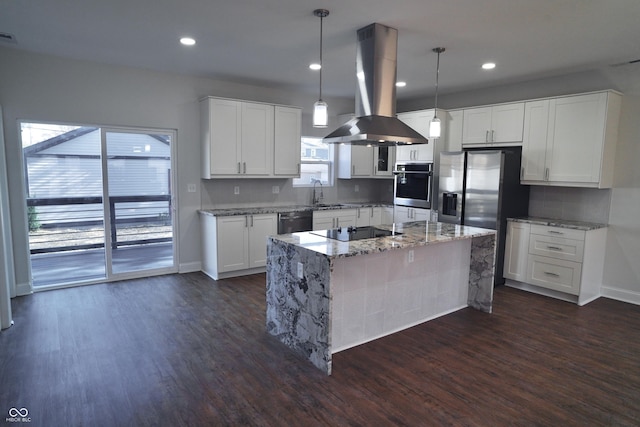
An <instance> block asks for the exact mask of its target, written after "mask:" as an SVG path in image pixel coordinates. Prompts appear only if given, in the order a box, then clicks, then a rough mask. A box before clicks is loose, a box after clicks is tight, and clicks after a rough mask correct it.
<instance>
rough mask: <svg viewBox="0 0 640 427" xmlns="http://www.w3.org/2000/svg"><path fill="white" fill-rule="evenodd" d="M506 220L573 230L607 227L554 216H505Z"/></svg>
mask: <svg viewBox="0 0 640 427" xmlns="http://www.w3.org/2000/svg"><path fill="white" fill-rule="evenodd" d="M507 220H508V221H513V222H525V223H529V224H537V225H548V226H551V227H561V228H571V229H573V230H584V231H589V230H597V229H598V228H605V227H608V225H607V224H599V223H596V222H583V221H569V220H564V219H554V218H537V217H523V218H507Z"/></svg>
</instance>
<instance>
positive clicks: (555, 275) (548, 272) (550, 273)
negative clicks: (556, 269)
mask: <svg viewBox="0 0 640 427" xmlns="http://www.w3.org/2000/svg"><path fill="white" fill-rule="evenodd" d="M544 274H545V275H547V276H551V277H560V275H559V274H556V273H552V272H550V271H545V272H544Z"/></svg>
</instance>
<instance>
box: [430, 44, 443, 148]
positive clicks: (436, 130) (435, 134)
mask: <svg viewBox="0 0 640 427" xmlns="http://www.w3.org/2000/svg"><path fill="white" fill-rule="evenodd" d="M444 50H445V49H444V48H443V47H436V48H433V51H434V52H435V53H437V54H438V65H437V68H436V105H435V109H434V110H433V119H431V123H429V137H430V138H440V134H441V129H440V119H439V118H438V77H440V54H441V53H442V52H444Z"/></svg>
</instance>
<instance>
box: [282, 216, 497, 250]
mask: <svg viewBox="0 0 640 427" xmlns="http://www.w3.org/2000/svg"><path fill="white" fill-rule="evenodd" d="M376 227H378V228H383V229H386V230H395V231H397V232H399V233H402V234H400V235H395V236H387V237H378V238H374V239H365V240H356V241H352V242H341V241H339V240H333V239H327V238H326V237H322V236H318V235H316V234H313V232H309V231H305V232H301V233H292V234H282V235H278V236H271V237H269V238H270V239H274V240H277V241H281V242H284V243H288V244H291V245H295V246H298V247H300V248H304V249H308V250H311V251H315V252H318V253H321V254H323V255H326V256H328V257H329V258H346V257H351V256H357V255H366V254H371V253H376V252H384V251H389V250H393V249H405V248H412V247H416V246H426V245H431V244H437V243H445V242H451V241H453V240H463V239H471V238H473V237H480V236H489V235H494V234H495V233H496V232H495V230H488V229H485V228H478V227H467V226H464V225H456V224H445V223H441V222H430V221H415V222H405V223H402V224H391V225H379V226H376Z"/></svg>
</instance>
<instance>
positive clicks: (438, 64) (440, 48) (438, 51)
mask: <svg viewBox="0 0 640 427" xmlns="http://www.w3.org/2000/svg"><path fill="white" fill-rule="evenodd" d="M433 51H434V52H436V53H437V54H438V61H437V62H436V102H435V109H434V110H433V117H434V118H436V117H438V81H439V78H440V54H441V53H442V52H444V48H443V47H436V48H434V49H433Z"/></svg>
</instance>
